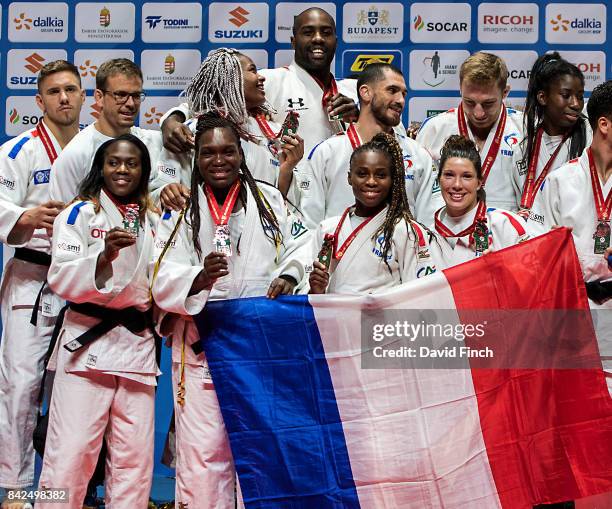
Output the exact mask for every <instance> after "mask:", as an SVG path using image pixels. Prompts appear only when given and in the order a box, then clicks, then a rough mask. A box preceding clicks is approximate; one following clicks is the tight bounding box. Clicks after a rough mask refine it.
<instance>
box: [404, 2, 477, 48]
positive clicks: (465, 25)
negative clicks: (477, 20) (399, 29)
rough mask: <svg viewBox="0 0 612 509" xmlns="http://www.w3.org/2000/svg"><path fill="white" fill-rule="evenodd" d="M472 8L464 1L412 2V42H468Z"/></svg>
mask: <svg viewBox="0 0 612 509" xmlns="http://www.w3.org/2000/svg"><path fill="white" fill-rule="evenodd" d="M471 18H472V8H471V6H470V4H464V3H452V4H451V3H414V4H412V5H411V6H410V40H411V41H412V42H433V43H440V42H444V43H450V42H468V41H469V40H470V34H471V31H472V25H471V23H472V21H471Z"/></svg>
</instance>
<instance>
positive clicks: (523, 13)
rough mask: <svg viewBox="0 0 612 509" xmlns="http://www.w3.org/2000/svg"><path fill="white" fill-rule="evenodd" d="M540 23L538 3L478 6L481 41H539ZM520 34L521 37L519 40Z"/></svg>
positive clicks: (479, 39) (479, 36)
mask: <svg viewBox="0 0 612 509" xmlns="http://www.w3.org/2000/svg"><path fill="white" fill-rule="evenodd" d="M538 25H539V10H538V6H537V5H536V4H526V3H525V4H523V3H482V4H480V5H479V6H478V41H479V42H487V43H488V42H490V43H499V42H507V43H517V42H521V43H527V42H537V40H538ZM519 34H520V37H521V39H520V40H517V37H516V36H517V35H519Z"/></svg>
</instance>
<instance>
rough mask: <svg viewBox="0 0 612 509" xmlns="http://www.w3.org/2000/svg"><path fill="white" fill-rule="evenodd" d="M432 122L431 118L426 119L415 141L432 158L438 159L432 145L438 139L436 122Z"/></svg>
mask: <svg viewBox="0 0 612 509" xmlns="http://www.w3.org/2000/svg"><path fill="white" fill-rule="evenodd" d="M434 118H435V117H434ZM432 120H433V118H432V119H426V120H425V122H423V124H422V125H421V128H420V129H419V132H418V134H417V137H416V141H417V143H420V144H421V146H422V147H424V148H425V150H427V152H429V154H430V155H431V156H432V157H438V156H437V155H436V154H435V153H434V150H433V146H434V143H435V142H436V139H437V137H438V130H437V129H436V123H437V122H433V121H432ZM436 164H437V161H436Z"/></svg>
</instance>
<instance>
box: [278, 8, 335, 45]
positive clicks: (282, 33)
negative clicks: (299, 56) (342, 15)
mask: <svg viewBox="0 0 612 509" xmlns="http://www.w3.org/2000/svg"><path fill="white" fill-rule="evenodd" d="M310 7H319V8H320V9H323V10H324V11H326V12H328V13H329V14H330V15H331V17H332V18H334V21H337V20H336V4H334V3H312V4H307V3H295V2H279V3H277V4H276V15H275V17H274V31H275V38H276V41H277V42H286V43H290V42H291V35H292V30H291V29H292V27H293V18H294V16H297V15H298V14H299V13H300V12H302V11H305V10H306V9H308V8H310Z"/></svg>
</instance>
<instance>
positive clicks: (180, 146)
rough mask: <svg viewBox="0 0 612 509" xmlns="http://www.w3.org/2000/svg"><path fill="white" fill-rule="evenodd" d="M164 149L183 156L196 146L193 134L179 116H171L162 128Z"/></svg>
mask: <svg viewBox="0 0 612 509" xmlns="http://www.w3.org/2000/svg"><path fill="white" fill-rule="evenodd" d="M161 132H162V140H163V142H164V147H166V148H167V149H168V150H169V151H170V152H173V153H175V154H181V153H183V152H187V151H188V150H191V149H192V148H193V147H194V146H195V145H194V138H193V133H192V132H191V131H190V129H189V128H188V127H187V126H186V125H185V124H183V122H181V121H180V120H179V117H178V114H172V115H170V116H169V117H168V118H167V119H166V120H164V123H163V124H162V126H161Z"/></svg>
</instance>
